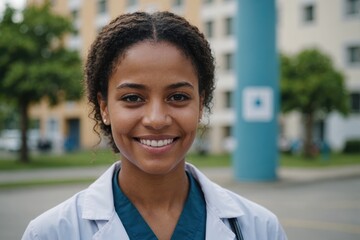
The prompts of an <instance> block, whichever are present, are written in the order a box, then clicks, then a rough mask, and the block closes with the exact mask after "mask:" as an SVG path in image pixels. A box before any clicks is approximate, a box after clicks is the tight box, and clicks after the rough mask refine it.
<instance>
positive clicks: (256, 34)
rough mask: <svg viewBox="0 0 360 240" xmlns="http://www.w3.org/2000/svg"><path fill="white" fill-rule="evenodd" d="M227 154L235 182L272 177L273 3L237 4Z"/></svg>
mask: <svg viewBox="0 0 360 240" xmlns="http://www.w3.org/2000/svg"><path fill="white" fill-rule="evenodd" d="M237 8H238V9H237V16H236V18H237V20H236V21H237V24H236V35H237V51H236V71H237V72H236V76H237V79H236V81H237V86H236V93H235V104H234V105H235V108H236V123H235V127H234V131H235V132H234V135H235V138H236V146H237V147H236V149H235V151H234V153H233V165H234V171H235V178H236V179H237V180H240V181H271V180H275V179H276V178H277V175H276V168H277V162H278V151H277V134H278V123H277V112H278V106H279V104H278V95H279V92H278V89H279V86H278V75H279V73H278V55H277V50H276V27H275V26H276V14H275V12H276V10H275V0H256V1H254V0H238V5H237Z"/></svg>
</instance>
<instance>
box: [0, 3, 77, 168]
mask: <svg viewBox="0 0 360 240" xmlns="http://www.w3.org/2000/svg"><path fill="white" fill-rule="evenodd" d="M71 31H72V24H71V22H70V21H69V20H68V19H66V18H65V17H62V16H59V15H56V14H54V13H52V12H51V8H50V4H49V3H46V4H44V5H41V6H40V5H39V6H35V5H29V6H27V7H26V8H25V9H24V10H23V11H21V12H17V11H16V10H15V9H13V8H11V7H10V6H6V9H5V12H4V14H3V17H2V19H1V20H0V36H1V37H0V99H2V101H7V102H11V103H12V104H14V106H16V109H17V110H18V111H19V116H20V125H21V126H20V129H21V151H20V160H21V161H23V162H28V161H29V154H28V148H27V129H28V126H29V114H28V110H29V107H30V106H31V104H34V103H38V102H39V101H41V100H42V99H47V100H48V102H49V103H50V104H51V105H55V104H58V103H59V102H60V101H62V100H65V99H74V100H75V99H79V98H80V97H81V93H82V87H81V79H82V71H81V60H80V57H79V54H78V53H77V52H75V51H70V50H68V49H66V48H65V46H64V37H65V35H66V34H68V33H70V32H71Z"/></svg>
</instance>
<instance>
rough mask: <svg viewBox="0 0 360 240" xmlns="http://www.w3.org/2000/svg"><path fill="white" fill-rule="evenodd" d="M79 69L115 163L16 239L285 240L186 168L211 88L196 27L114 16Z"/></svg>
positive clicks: (168, 16) (269, 217)
mask: <svg viewBox="0 0 360 240" xmlns="http://www.w3.org/2000/svg"><path fill="white" fill-rule="evenodd" d="M85 73H86V81H85V84H86V87H87V96H88V99H89V102H90V104H91V106H92V115H93V118H94V119H95V121H96V125H95V127H100V129H101V133H102V134H103V135H105V136H106V137H108V139H109V142H110V145H111V147H112V149H113V150H114V151H115V152H117V153H120V156H121V157H120V158H121V159H120V161H119V162H117V163H115V164H114V165H113V166H111V167H110V168H109V169H108V171H107V172H105V173H104V174H103V175H102V176H101V177H100V178H99V179H98V180H97V181H96V182H94V183H93V184H92V185H91V186H89V187H88V188H87V189H85V190H84V191H82V192H80V193H78V194H76V195H75V196H73V197H72V198H70V199H69V200H67V201H65V202H64V203H62V204H60V205H59V206H57V207H55V208H53V209H51V210H49V211H47V212H45V213H44V214H42V215H41V216H39V217H38V218H36V219H35V220H33V221H32V222H31V223H30V224H29V226H28V228H27V229H26V231H25V233H24V236H23V239H52V240H53V239H141V240H142V239H214V240H215V239H216V240H219V239H222V240H224V239H249V240H254V239H257V240H265V239H274V240H275V239H276V240H280V239H286V236H285V233H284V231H283V229H282V227H281V226H280V224H279V222H278V220H277V218H276V216H275V215H273V214H272V213H271V212H269V211H268V210H266V209H265V208H263V207H261V206H259V205H257V204H255V203H252V202H251V201H249V200H246V199H244V198H242V197H240V196H238V195H236V194H235V193H232V192H230V191H228V190H226V189H224V188H222V187H220V186H218V185H216V184H215V183H213V182H211V181H210V180H209V179H208V178H206V177H205V176H204V175H203V174H202V173H201V172H200V171H199V170H198V169H196V168H195V167H194V166H192V165H190V164H188V163H186V162H185V157H186V153H187V152H188V150H189V148H190V146H191V144H192V143H193V141H194V138H195V135H196V130H197V127H198V123H199V121H200V119H201V117H202V115H203V114H204V112H210V109H211V100H212V96H213V90H214V59H213V57H212V54H211V50H210V47H209V44H208V42H207V41H206V40H205V38H204V36H203V34H201V33H200V32H199V31H198V29H197V28H196V27H194V26H191V25H190V24H189V23H188V22H187V21H186V20H185V19H183V18H181V17H179V16H176V15H174V14H172V13H169V12H157V13H154V14H148V13H142V12H137V13H133V14H125V15H121V16H119V17H118V18H116V19H115V20H113V21H112V22H111V23H110V24H109V25H108V26H106V27H105V28H104V29H103V30H102V31H101V33H100V34H99V36H98V37H97V39H96V40H95V42H94V43H93V45H92V47H91V49H90V52H89V56H88V60H87V64H86V71H85Z"/></svg>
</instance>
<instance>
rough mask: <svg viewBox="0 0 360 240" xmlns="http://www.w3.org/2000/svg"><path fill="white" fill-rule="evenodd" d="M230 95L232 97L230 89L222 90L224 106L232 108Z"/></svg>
mask: <svg viewBox="0 0 360 240" xmlns="http://www.w3.org/2000/svg"><path fill="white" fill-rule="evenodd" d="M232 97H233V92H232V91H226V92H224V105H225V108H232V106H233V101H232Z"/></svg>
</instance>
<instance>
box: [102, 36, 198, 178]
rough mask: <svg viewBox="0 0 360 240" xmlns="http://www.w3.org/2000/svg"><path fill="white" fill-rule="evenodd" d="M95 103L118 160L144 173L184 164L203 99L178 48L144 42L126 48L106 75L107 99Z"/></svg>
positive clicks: (167, 170)
mask: <svg viewBox="0 0 360 240" xmlns="http://www.w3.org/2000/svg"><path fill="white" fill-rule="evenodd" d="M99 102H100V107H101V112H102V116H103V119H104V122H105V124H109V125H111V130H112V136H113V139H114V141H115V144H116V146H117V147H118V149H119V151H120V153H121V154H122V161H123V162H124V161H126V164H131V165H132V166H135V167H136V168H137V169H140V170H141V171H143V172H146V173H149V174H167V173H169V172H171V171H172V170H174V169H175V168H177V167H179V166H183V162H184V158H185V155H186V153H187V151H188V150H189V148H190V146H191V144H192V142H193V140H194V138H195V135H196V129H197V125H198V122H199V119H200V118H201V114H202V100H201V97H200V95H199V86H198V77H197V74H196V71H195V68H194V66H193V65H192V62H191V60H190V59H189V58H187V57H186V56H185V55H184V54H183V53H182V52H181V51H179V50H178V48H176V47H175V46H174V45H171V44H170V43H167V42H160V43H151V42H147V41H144V42H140V43H138V44H136V45H134V46H132V47H130V48H129V49H128V50H127V51H126V53H125V55H124V56H123V57H122V58H121V59H120V60H119V63H118V65H117V67H116V69H115V70H114V72H113V74H112V75H111V76H110V79H109V85H108V98H107V101H104V100H103V99H101V97H100V95H99ZM105 120H106V121H105ZM123 164H124V163H123Z"/></svg>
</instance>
